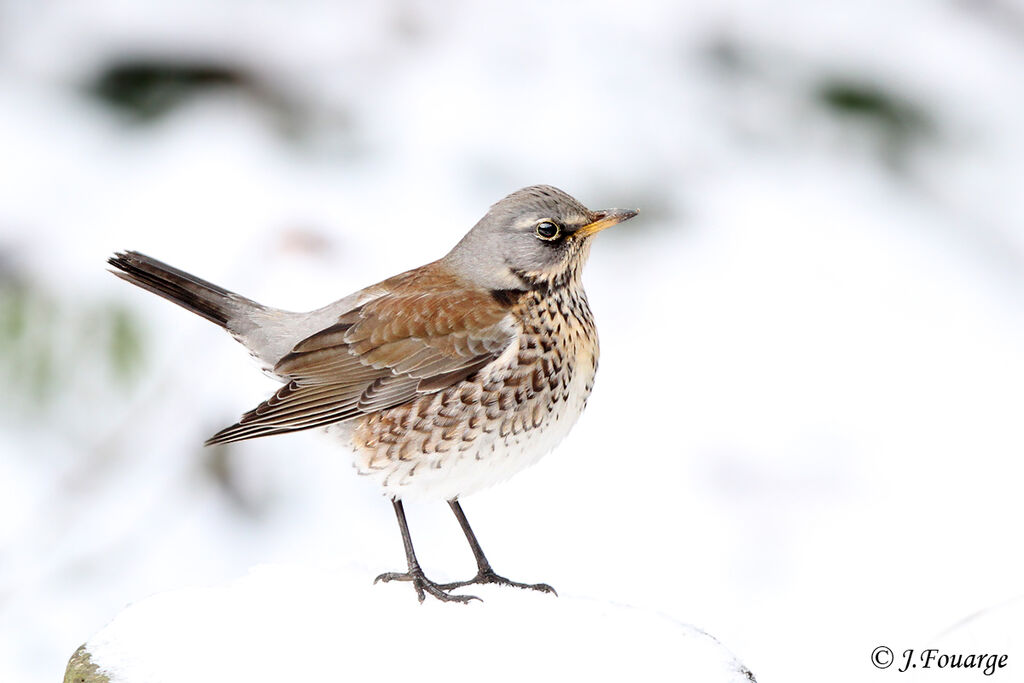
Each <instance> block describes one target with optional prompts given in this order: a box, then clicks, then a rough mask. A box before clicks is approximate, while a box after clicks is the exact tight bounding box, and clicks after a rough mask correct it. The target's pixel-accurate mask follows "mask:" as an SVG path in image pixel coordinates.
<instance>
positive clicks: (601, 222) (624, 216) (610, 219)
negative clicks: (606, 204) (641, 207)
mask: <svg viewBox="0 0 1024 683" xmlns="http://www.w3.org/2000/svg"><path fill="white" fill-rule="evenodd" d="M638 213H640V212H639V211H637V210H636V209H605V210H604V211H595V212H594V217H595V219H596V220H594V221H593V222H592V223H587V224H586V225H584V226H583V227H582V228H580V229H579V230H577V231H576V232H575V233H574V234H573V237H590V236H591V235H596V234H597V233H599V232H601V231H602V230H604V229H605V228H610V227H612V226H613V225H618V224H619V223H621V222H622V221H628V220H629V219H630V218H632V217H633V216H635V215H637V214H638Z"/></svg>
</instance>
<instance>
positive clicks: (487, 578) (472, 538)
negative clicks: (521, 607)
mask: <svg viewBox="0 0 1024 683" xmlns="http://www.w3.org/2000/svg"><path fill="white" fill-rule="evenodd" d="M448 505H449V506H450V507H451V509H452V512H454V513H455V518H456V519H457V520H459V526H461V527H462V533H464V534H466V540H467V541H469V547H470V548H472V550H473V557H475V558H476V567H477V572H476V576H475V577H473V578H472V579H470V580H469V581H456V582H454V583H445V584H441V585H440V586H438V588H442V589H444V590H451V589H452V588H459V587H460V586H469V585H472V584H475V583H480V584H482V583H496V584H499V585H501V586H515V587H516V588H529V589H531V590H535V591H541V592H542V593H554V594H555V595H558V593H556V592H555V589H554V588H552V587H551V586H549V585H548V584H546V583H519V582H518V581H510V580H509V579H506V578H505V577H504V576H499V575H497V574H495V573H494V570H493V569H491V563H490V562H488V561H487V557H486V556H485V555H484V551H483V549H482V548H481V547H480V542H479V541H477V540H476V534H474V533H473V529H471V528H470V526H469V520H468V519H466V513H465V512H463V511H462V506H461V505H460V504H459V501H458V500H457V499H455V498H453V499H451V500H449V501H448Z"/></svg>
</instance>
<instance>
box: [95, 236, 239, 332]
mask: <svg viewBox="0 0 1024 683" xmlns="http://www.w3.org/2000/svg"><path fill="white" fill-rule="evenodd" d="M107 263H109V264H110V265H111V266H113V267H114V268H116V270H111V271H110V272H112V273H113V274H114V275H116V276H118V277H119V278H121V279H122V280H127V281H128V282H130V283H132V284H133V285H136V286H138V287H141V288H142V289H147V290H149V291H151V292H153V293H154V294H159V295H160V296H162V297H163V298H165V299H167V300H168V301H173V302H174V303H176V304H178V305H179V306H181V307H182V308H184V309H186V310H189V311H192V312H193V313H195V314H197V315H201V316H203V317H204V318H206V319H207V320H209V321H210V322H214V323H217V324H218V325H220V326H221V327H223V328H225V329H229V330H231V328H232V327H233V326H232V325H231V323H232V321H233V320H234V319H236V318H237V316H238V314H239V312H240V311H242V310H245V309H252V308H257V307H259V305H258V304H257V303H256V302H254V301H251V300H249V299H246V298H245V297H241V296H239V295H237V294H235V293H234V292H229V291H228V290H226V289H224V288H223V287H218V286H217V285H215V284H212V283H210V282H207V281H206V280H203V279H201V278H198V277H196V276H195V275H190V274H189V273H186V272H185V271H183V270H178V269H177V268H174V267H173V266H169V265H167V264H166V263H163V262H162V261H157V260H156V259H155V258H150V257H149V256H146V255H145V254H140V253H139V252H137V251H124V252H118V253H116V254H114V255H113V256H112V257H110V258H109V259H108V260H107ZM231 331H234V330H231Z"/></svg>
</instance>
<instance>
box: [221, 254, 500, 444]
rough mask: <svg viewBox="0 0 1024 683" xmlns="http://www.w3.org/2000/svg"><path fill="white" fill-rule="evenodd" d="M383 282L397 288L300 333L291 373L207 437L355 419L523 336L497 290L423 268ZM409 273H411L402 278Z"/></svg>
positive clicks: (287, 369)
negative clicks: (265, 396)
mask: <svg viewBox="0 0 1024 683" xmlns="http://www.w3.org/2000/svg"><path fill="white" fill-rule="evenodd" d="M432 266H435V270H436V264H431V266H426V267H425V268H423V269H419V270H418V271H410V273H407V274H405V275H404V276H399V277H398V278H393V279H392V280H389V281H387V282H386V283H382V285H385V286H386V285H388V284H390V285H391V286H390V287H389V292H388V293H387V294H384V295H382V296H381V297H379V298H377V299H374V300H373V301H370V302H368V303H366V304H364V305H362V306H360V307H359V308H356V309H354V310H352V311H349V312H348V313H346V314H344V315H343V316H341V318H340V319H339V320H338V322H337V323H336V324H333V325H331V326H330V327H328V328H326V329H324V330H321V331H320V332H317V333H316V334H313V335H312V336H310V337H308V338H306V339H304V340H302V341H300V342H299V343H298V344H296V345H295V347H294V348H293V349H292V351H291V352H290V353H288V354H287V355H285V356H284V357H283V358H281V359H280V361H279V362H278V363H277V365H276V366H275V368H274V372H275V373H276V374H278V375H279V376H282V377H284V378H286V379H287V380H288V383H287V384H285V385H284V386H283V387H281V388H280V389H279V390H278V391H277V392H275V393H274V395H273V396H271V397H270V398H268V399H267V400H266V401H264V402H263V403H261V404H260V405H259V406H257V407H256V408H254V409H253V410H250V411H249V412H247V413H245V415H243V416H242V418H241V419H240V420H239V421H238V422H237V423H236V424H234V425H232V426H230V427H228V428H226V429H223V430H221V431H220V432H218V433H217V434H215V435H214V436H213V437H211V438H210V439H209V441H208V442H207V443H226V442H230V441H239V440H242V439H251V438H255V437H259V436H269V435H271V434H280V433H283V432H290V431H296V430H301V429H310V428H313V427H318V426H323V425H328V424H332V423H335V422H341V421H344V420H349V419H352V418H354V417H358V416H360V415H366V414H368V413H372V412H376V411H380V410H384V409H387V408H391V407H394V406H397V405H401V404H403V403H407V402H409V401H411V400H413V399H415V398H416V397H417V396H420V395H422V394H425V393H432V392H436V391H440V390H442V389H444V388H446V387H449V386H452V385H453V384H456V383H458V382H461V381H462V380H464V379H467V378H468V377H470V376H471V375H473V374H474V373H476V372H478V371H480V370H482V369H483V368H485V367H486V366H487V365H488V364H489V363H491V362H493V361H494V360H495V359H497V358H498V357H499V356H500V355H501V353H502V351H504V350H505V349H506V348H507V347H508V346H509V345H510V344H511V343H513V341H514V340H515V338H516V334H517V333H516V327H515V325H514V324H513V322H512V319H511V316H510V314H509V310H508V307H507V306H506V305H503V304H502V303H501V302H499V301H497V300H496V299H495V298H494V297H492V296H491V295H490V293H489V292H486V291H482V290H477V289H468V288H465V287H459V286H458V285H459V283H457V282H454V281H453V278H452V277H451V276H447V277H445V276H441V275H438V274H437V273H429V272H428V273H426V275H427V276H430V277H433V281H432V282H427V283H426V286H425V285H424V271H426V270H427V269H430V268H431V267H432ZM401 278H405V280H402V279H401Z"/></svg>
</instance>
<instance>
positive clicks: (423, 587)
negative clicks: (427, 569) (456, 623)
mask: <svg viewBox="0 0 1024 683" xmlns="http://www.w3.org/2000/svg"><path fill="white" fill-rule="evenodd" d="M378 581H383V582H384V583H388V582H389V581H411V582H412V585H413V588H415V589H416V597H418V598H419V599H420V602H423V601H424V600H425V599H426V596H427V594H428V593H429V594H430V595H432V596H433V597H435V598H437V599H438V600H440V601H441V602H460V603H462V604H466V603H468V602H470V601H472V600H480V598H478V597H476V596H475V595H452V594H451V593H449V592H448V591H450V590H452V588H457V587H458V585H468V583H469V582H467V583H466V584H458V585H456V584H445V585H441V584H437V583H434V582H433V581H431V580H430V579H428V578H427V577H426V576H424V575H423V570H422V569H420V568H419V567H415V568H413V569H410V570H409V571H407V572H385V573H383V574H381V575H380V576H378V577H377V578H376V579H374V580H373V582H374V583H377V582H378Z"/></svg>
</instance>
